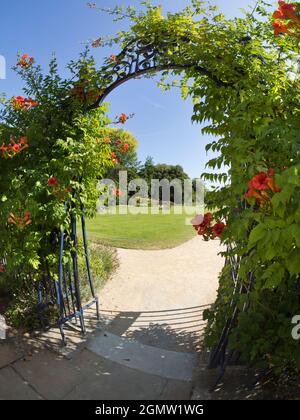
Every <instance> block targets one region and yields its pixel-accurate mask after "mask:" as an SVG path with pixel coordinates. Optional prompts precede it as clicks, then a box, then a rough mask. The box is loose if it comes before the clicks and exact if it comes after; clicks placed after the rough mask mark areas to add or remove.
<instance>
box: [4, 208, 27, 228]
mask: <svg viewBox="0 0 300 420" xmlns="http://www.w3.org/2000/svg"><path fill="white" fill-rule="evenodd" d="M7 222H8V224H10V225H15V226H16V227H17V228H19V229H23V228H24V227H26V226H28V225H30V224H31V223H32V220H31V214H30V212H29V211H27V212H25V213H23V214H21V215H20V216H16V215H15V214H14V213H9V217H8V219H7Z"/></svg>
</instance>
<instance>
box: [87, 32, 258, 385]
mask: <svg viewBox="0 0 300 420" xmlns="http://www.w3.org/2000/svg"><path fill="white" fill-rule="evenodd" d="M166 45H167V44H166ZM166 45H165V46H166ZM253 58H256V59H259V60H260V61H261V62H262V64H265V61H264V59H263V57H261V56H257V55H256V54H253ZM189 69H194V70H197V71H198V72H199V73H200V74H202V75H204V76H207V77H208V78H210V79H211V80H212V81H213V82H215V84H216V86H217V87H233V86H234V83H230V82H225V81H223V80H221V79H219V78H218V77H217V76H215V75H214V73H213V72H212V71H211V70H209V69H207V68H205V67H203V66H201V65H199V63H198V62H195V63H189V64H185V65H178V64H175V63H173V62H172V61H167V60H165V59H164V45H163V44H161V45H158V46H154V45H153V43H149V44H143V43H141V42H140V41H138V40H136V41H132V42H131V43H129V44H128V45H127V46H126V47H125V48H124V50H123V51H122V52H121V53H120V54H119V55H118V56H116V64H115V65H113V66H112V65H107V66H104V67H102V69H101V70H100V71H103V72H107V73H108V76H107V78H106V79H104V80H107V82H108V84H107V85H106V86H105V87H104V89H103V90H102V91H101V93H100V95H99V97H98V99H97V101H96V102H95V103H94V104H92V105H91V106H90V107H89V109H96V108H98V107H99V106H100V105H101V103H103V101H104V100H105V98H106V97H107V96H108V95H109V94H110V93H111V92H112V91H114V90H115V89H116V88H118V87H119V86H121V85H122V84H124V83H125V82H127V81H129V80H132V79H136V78H138V77H140V76H143V75H147V74H152V73H157V72H161V71H167V70H170V71H172V70H175V71H176V70H177V71H188V70H189ZM228 250H229V251H230V250H231V247H230V246H229V248H228ZM225 264H226V265H227V264H229V265H230V266H231V276H232V281H233V292H232V299H231V302H230V308H231V309H232V316H231V317H230V318H229V319H227V320H226V321H225V322H224V328H223V331H222V334H221V336H220V339H219V342H218V344H217V345H216V346H215V348H213V349H212V350H211V352H210V358H209V359H210V360H209V362H208V368H216V367H218V368H219V369H220V374H219V375H218V378H217V380H216V383H215V386H216V385H217V384H218V383H219V381H220V380H221V378H222V377H223V375H224V373H225V371H226V367H227V366H228V364H230V363H234V362H236V361H237V360H238V359H239V355H238V354H237V353H236V352H233V351H228V339H229V335H230V332H231V331H232V328H233V327H234V324H235V322H236V319H237V316H238V314H239V310H238V307H237V305H236V302H235V296H236V294H240V293H243V284H242V283H241V282H240V280H239V278H238V266H239V260H238V259H237V258H236V257H228V258H227V260H226V262H225ZM253 282H254V276H253V274H252V273H250V275H249V285H248V287H247V290H246V293H247V294H249V292H250V290H251V288H252V285H253ZM246 310H247V305H246V304H245V306H244V308H243V311H246ZM213 388H214V387H213Z"/></svg>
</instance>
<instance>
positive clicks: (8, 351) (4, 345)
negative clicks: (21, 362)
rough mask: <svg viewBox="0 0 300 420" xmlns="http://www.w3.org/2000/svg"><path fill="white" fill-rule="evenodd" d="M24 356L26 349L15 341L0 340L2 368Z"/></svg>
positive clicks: (0, 365)
mask: <svg viewBox="0 0 300 420" xmlns="http://www.w3.org/2000/svg"><path fill="white" fill-rule="evenodd" d="M23 356H24V351H22V350H21V349H20V348H18V347H17V346H16V345H15V344H14V343H11V342H8V341H3V342H0V369H1V368H3V367H5V366H7V365H9V364H11V363H13V362H15V361H16V360H18V359H20V358H21V357H23Z"/></svg>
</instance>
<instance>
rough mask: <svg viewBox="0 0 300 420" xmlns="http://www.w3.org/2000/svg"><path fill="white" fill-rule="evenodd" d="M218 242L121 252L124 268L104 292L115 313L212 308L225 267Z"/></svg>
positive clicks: (104, 303)
mask: <svg viewBox="0 0 300 420" xmlns="http://www.w3.org/2000/svg"><path fill="white" fill-rule="evenodd" d="M221 250H222V248H221V247H220V243H219V241H218V240H215V241H210V242H205V241H203V240H202V239H201V238H200V237H195V238H193V239H192V240H190V241H188V242H186V243H184V244H182V245H180V246H179V247H177V248H173V249H165V250H158V251H141V250H130V249H118V256H119V260H120V267H119V269H118V271H117V273H116V274H115V276H114V277H113V279H112V280H111V281H110V282H108V283H107V285H106V286H105V287H104V289H103V290H102V292H101V307H102V309H103V310H112V311H165V310H172V309H179V308H188V307H196V306H201V305H207V304H211V303H212V302H213V301H214V300H215V298H216V290H217V286H218V274H219V272H220V270H221V268H222V266H223V264H224V261H223V258H222V257H221V256H219V255H218V253H219V252H220V251H221Z"/></svg>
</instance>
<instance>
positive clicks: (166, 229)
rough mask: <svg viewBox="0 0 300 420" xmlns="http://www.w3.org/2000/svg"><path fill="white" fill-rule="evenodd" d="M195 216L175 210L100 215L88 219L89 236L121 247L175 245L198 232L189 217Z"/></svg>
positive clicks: (162, 247) (159, 247) (164, 246)
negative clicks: (164, 212) (169, 211)
mask: <svg viewBox="0 0 300 420" xmlns="http://www.w3.org/2000/svg"><path fill="white" fill-rule="evenodd" d="M190 219H192V216H187V215H185V214H183V215H176V214H170V215H165V214H162V213H160V214H157V215H156V214H155V215H151V214H137V215H133V214H127V215H119V214H116V215H110V214H105V215H102V214H101V215H97V216H96V218H95V219H92V220H88V221H87V230H88V236H89V239H91V240H92V241H94V242H101V243H103V244H106V245H111V246H114V247H118V248H129V249H164V248H173V247H175V246H177V245H180V244H181V243H183V242H186V241H188V240H189V239H191V238H193V237H194V236H195V231H194V230H193V228H192V226H191V225H187V223H186V220H190Z"/></svg>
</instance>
